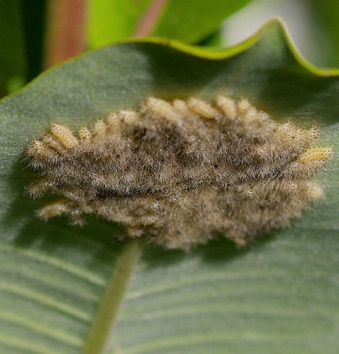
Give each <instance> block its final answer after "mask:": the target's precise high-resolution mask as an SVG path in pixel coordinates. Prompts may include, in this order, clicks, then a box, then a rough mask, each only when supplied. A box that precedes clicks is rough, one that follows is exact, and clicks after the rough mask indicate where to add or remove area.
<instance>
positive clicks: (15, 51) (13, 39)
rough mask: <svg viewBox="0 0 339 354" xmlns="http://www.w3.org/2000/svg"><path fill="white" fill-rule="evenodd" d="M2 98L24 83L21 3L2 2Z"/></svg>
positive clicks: (0, 31) (0, 14)
mask: <svg viewBox="0 0 339 354" xmlns="http://www.w3.org/2000/svg"><path fill="white" fill-rule="evenodd" d="M0 34H1V35H0V97H2V96H4V95H5V94H7V93H8V92H11V91H15V90H16V89H18V88H20V87H21V86H22V84H23V82H24V71H25V58H24V51H23V38H22V26H21V19H20V14H19V3H18V1H17V0H14V1H1V2H0Z"/></svg>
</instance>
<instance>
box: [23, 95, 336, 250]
mask: <svg viewBox="0 0 339 354" xmlns="http://www.w3.org/2000/svg"><path fill="white" fill-rule="evenodd" d="M317 136H318V129H317V128H316V127H313V128H311V129H309V130H305V129H301V128H298V127H296V126H295V125H293V124H292V123H285V124H280V123H277V122H275V121H273V120H272V119H271V118H270V116H269V115H268V114H267V113H265V112H262V111H258V110H257V109H256V108H255V107H253V106H252V105H251V104H250V103H249V102H248V101H247V100H245V99H241V100H238V101H235V100H233V99H231V98H229V97H226V96H223V95H219V96H217V97H216V98H215V100H214V101H213V102H212V103H209V102H206V101H203V100H200V99H197V98H193V97H191V98H188V99H186V100H180V99H175V100H174V101H173V102H167V101H165V100H162V99H159V98H155V97H149V98H147V99H146V100H145V101H144V102H143V103H142V104H141V105H140V106H138V107H137V108H136V109H135V110H121V111H117V112H114V113H112V114H110V115H109V117H108V118H107V119H106V120H99V121H97V122H96V123H95V125H94V127H93V128H92V129H89V128H87V127H83V128H81V129H80V130H79V132H78V133H73V132H72V131H71V130H70V129H69V128H67V127H66V126H64V125H59V124H53V125H52V126H51V128H50V131H49V132H46V133H45V135H44V136H43V137H42V138H41V139H39V140H34V141H33V142H32V143H31V144H30V145H29V148H28V156H29V157H30V159H31V165H32V167H33V168H34V169H35V170H38V171H39V174H40V177H39V178H38V179H37V180H36V181H34V182H33V184H32V185H31V186H30V187H29V194H30V195H31V196H33V197H39V196H41V195H42V194H44V193H46V192H48V193H52V194H55V195H57V196H59V197H60V199H59V200H57V201H56V202H54V203H52V204H48V205H46V206H45V207H44V208H42V209H41V210H39V211H38V214H39V216H40V217H42V218H43V219H46V220H47V219H49V218H51V217H54V216H57V215H61V214H67V215H69V216H70V218H71V219H72V221H73V222H74V223H76V224H83V216H84V215H85V214H94V215H96V216H98V217H101V218H104V219H106V220H110V221H114V222H118V223H121V224H122V225H124V226H125V229H126V238H138V237H141V236H147V237H148V238H149V239H151V240H153V241H154V242H155V243H158V244H161V245H164V246H165V247H167V248H183V249H190V248H191V246H192V245H194V244H201V243H205V242H207V241H208V240H209V239H211V238H214V237H216V236H218V235H219V236H220V235H221V234H223V235H224V236H225V237H227V238H228V239H231V240H233V241H235V242H236V243H237V244H239V245H243V244H246V243H247V242H248V241H250V240H252V239H253V238H254V237H255V236H257V235H259V234H262V233H266V232H268V231H269V230H271V229H272V228H278V227H282V226H286V225H288V220H289V218H291V217H299V216H300V215H301V211H302V210H303V209H305V208H306V207H307V206H308V205H309V204H310V202H311V201H313V200H317V199H319V198H321V197H322V194H323V192H322V189H321V187H320V186H319V185H318V184H317V183H316V182H315V181H314V175H315V174H316V173H317V172H318V171H319V170H320V169H321V168H322V167H323V166H324V164H325V162H326V160H327V159H328V157H329V156H330V155H331V148H327V147H311V143H312V142H313V141H314V140H315V139H316V138H317Z"/></svg>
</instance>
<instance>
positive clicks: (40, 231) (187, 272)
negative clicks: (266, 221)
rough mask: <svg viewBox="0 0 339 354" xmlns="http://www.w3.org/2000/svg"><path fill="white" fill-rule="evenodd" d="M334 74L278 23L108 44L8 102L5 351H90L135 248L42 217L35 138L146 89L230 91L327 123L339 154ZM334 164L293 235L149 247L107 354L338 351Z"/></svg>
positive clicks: (2, 239)
mask: <svg viewBox="0 0 339 354" xmlns="http://www.w3.org/2000/svg"><path fill="white" fill-rule="evenodd" d="M306 66H307V64H306ZM337 74H338V73H337V72H334V71H333V72H331V71H328V72H327V73H326V72H321V71H317V70H316V69H312V70H309V69H308V68H306V67H305V66H304V65H302V64H301V63H300V61H298V60H296V58H295V55H294V50H293V49H291V47H290V44H289V42H288V41H287V40H286V38H285V35H284V32H283V30H282V28H281V25H280V24H279V23H277V22H271V23H270V24H269V25H267V26H266V27H265V28H264V29H263V30H262V31H261V32H260V33H259V34H258V35H256V36H255V37H253V38H252V39H250V40H249V41H248V42H247V43H243V44H241V45H240V46H239V47H238V48H232V49H230V50H229V51H223V52H222V53H220V52H206V55H205V57H204V55H202V54H201V51H197V50H195V49H194V48H190V47H187V48H186V47H185V50H179V49H178V48H177V45H176V44H171V45H168V43H167V44H162V40H153V41H139V42H128V43H122V44H119V45H113V46H109V47H106V48H103V49H100V50H97V51H94V52H91V53H89V54H86V55H83V56H81V57H79V58H77V59H75V60H72V61H69V62H67V63H65V64H64V65H61V66H59V67H57V68H55V69H54V70H51V71H49V72H47V73H46V74H44V75H42V76H40V77H39V78H38V79H37V80H35V81H34V82H33V83H31V84H30V85H29V86H28V87H27V88H26V89H24V90H22V91H20V92H19V93H18V94H16V95H13V96H11V97H9V98H7V99H5V100H3V101H2V103H1V104H0V126H1V136H0V140H1V147H2V151H1V154H2V155H1V159H0V164H1V165H0V173H1V179H0V198H1V203H0V208H1V212H0V216H1V223H0V352H1V353H2V352H4V353H15V354H21V353H49V354H52V353H54V354H56V353H70V354H72V353H80V352H81V351H82V350H83V348H84V347H86V348H89V346H90V344H91V343H89V341H91V340H92V339H91V338H93V336H92V337H91V336H89V333H90V328H91V326H92V324H93V323H94V322H95V319H96V322H97V323H98V316H99V315H98V309H99V308H100V307H101V308H102V306H103V305H105V306H108V307H109V301H108V300H107V297H105V296H104V297H103V294H104V292H105V289H106V288H109V287H111V288H112V283H111V281H112V279H113V278H114V277H112V274H114V271H115V269H116V266H117V265H119V264H120V263H121V262H120V263H119V260H121V259H122V257H124V256H126V252H127V251H126V249H127V250H128V247H129V246H128V245H124V244H121V243H118V242H117V241H116V236H118V235H119V233H120V229H119V227H118V226H117V225H113V224H111V223H108V222H105V221H102V220H95V219H94V218H91V217H88V219H87V225H85V227H84V228H79V227H72V226H69V225H68V223H67V220H66V219H64V218H55V219H52V220H51V221H49V222H47V223H44V222H42V221H41V220H38V219H37V218H36V217H35V214H34V210H36V209H39V208H40V207H41V206H42V205H44V204H45V203H46V201H47V200H48V198H47V197H46V198H44V199H43V200H31V199H29V198H28V197H27V196H26V195H25V186H27V185H28V184H29V183H30V181H31V180H32V178H33V174H32V172H31V171H30V170H29V169H28V168H27V165H28V161H27V160H26V159H25V155H24V151H25V148H26V146H27V144H28V143H29V142H30V141H31V139H32V138H34V137H39V136H41V134H42V133H43V132H44V131H45V130H46V129H47V128H48V127H49V126H50V124H51V123H52V122H57V123H61V124H66V125H67V126H69V127H70V128H73V129H77V128H79V127H81V126H83V125H90V124H91V123H93V122H94V121H95V120H97V119H100V118H105V117H106V116H107V115H108V113H109V112H112V111H114V110H117V109H120V108H132V107H134V106H135V105H136V104H138V103H139V102H141V101H142V100H143V99H144V98H145V97H146V96H157V97H162V98H165V99H173V98H175V97H187V96H191V95H194V96H197V97H201V98H204V99H210V98H213V97H214V96H215V95H216V94H218V93H224V94H226V95H230V96H232V97H234V98H239V97H246V98H248V99H249V100H250V101H251V102H252V103H253V104H254V105H255V106H256V107H258V108H259V109H263V110H265V111H267V112H269V113H270V114H271V115H272V116H273V117H275V118H276V119H278V120H284V119H285V120H287V119H291V120H296V122H297V124H302V125H305V126H311V125H312V124H314V123H316V124H317V125H318V126H319V127H320V128H321V130H322V132H323V133H322V135H321V137H320V138H319V141H320V142H319V144H321V145H325V146H332V147H333V149H334V151H337V150H338V147H339V142H338V129H339V125H338V118H337V112H338V110H339V101H338V99H337V97H338V94H339V78H338V76H337ZM337 169H338V160H337V159H336V155H334V157H333V158H332V159H331V161H330V163H329V164H328V166H327V168H326V171H325V172H323V173H322V174H321V175H320V176H319V181H320V183H321V184H322V185H323V186H324V189H325V193H326V199H324V200H323V201H322V202H320V203H318V204H316V205H314V207H313V208H312V209H310V210H308V211H307V212H305V213H304V216H303V218H302V219H301V220H294V221H292V225H291V227H290V228H287V229H284V230H279V231H276V232H274V233H272V234H270V235H266V236H264V237H262V238H261V239H260V240H258V241H256V242H255V243H253V244H252V245H250V246H248V247H246V248H243V249H237V248H236V247H235V246H234V245H233V244H231V243H229V242H227V241H226V240H224V239H220V240H218V241H213V242H210V243H209V244H208V245H206V246H201V247H197V248H196V249H195V250H193V251H191V252H190V253H188V254H186V253H184V252H181V251H167V250H163V249H161V248H158V247H155V246H152V245H150V244H147V245H145V246H144V248H143V253H142V255H141V258H140V259H139V261H138V262H136V265H135V266H134V268H133V269H132V270H131V273H130V274H129V275H128V276H131V279H130V283H129V286H128V288H127V289H126V292H125V293H124V294H122V296H121V298H120V300H119V301H120V303H119V304H118V305H119V306H118V310H117V311H116V312H114V314H113V313H112V318H111V325H112V326H113V325H114V327H113V330H112V332H111V335H110V336H107V338H106V341H107V346H106V347H108V348H109V349H108V350H107V352H110V353H124V354H137V353H138V354H141V353H157V354H158V353H166V354H167V353H182V352H184V353H211V352H213V353H225V352H227V353H247V352H251V353H260V354H261V353H272V352H274V353H287V352H288V353H335V352H336V348H337V347H338V345H339V343H338V333H337V328H338V313H337V311H336V309H337V308H338V297H337V294H338V290H339V284H338V277H337V275H336V270H337V253H338V249H339V247H338V245H339V242H338V228H339V227H338V226H339V225H338V222H337V215H336V209H337V207H338V197H337V190H338V180H337V175H336V171H337ZM127 254H128V252H127ZM132 257H134V258H133V259H132ZM135 257H136V256H135V254H133V256H131V259H130V261H126V262H127V263H128V264H133V260H134V261H136V258H135ZM120 266H121V264H120ZM114 279H116V278H114ZM113 285H114V284H113ZM113 289H114V286H113ZM117 291H118V290H117ZM113 293H114V290H113ZM103 302H105V303H104V304H103ZM116 305H117V304H116V303H115V306H116ZM119 307H120V308H119ZM99 323H100V321H99ZM96 330H97V331H98V332H100V330H101V329H100V326H98V327H97V329H96ZM94 337H95V336H94Z"/></svg>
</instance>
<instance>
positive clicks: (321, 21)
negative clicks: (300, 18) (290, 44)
mask: <svg viewBox="0 0 339 354" xmlns="http://www.w3.org/2000/svg"><path fill="white" fill-rule="evenodd" d="M306 4H307V5H309V7H310V8H309V11H310V12H311V16H312V19H313V25H314V32H315V39H316V43H315V44H314V47H315V52H316V53H318V55H317V56H315V58H314V59H315V62H316V63H319V65H321V66H338V65H339V44H338V36H339V22H338V13H339V3H338V2H337V1H331V0H324V1H321V2H319V1H317V0H308V1H307V2H306Z"/></svg>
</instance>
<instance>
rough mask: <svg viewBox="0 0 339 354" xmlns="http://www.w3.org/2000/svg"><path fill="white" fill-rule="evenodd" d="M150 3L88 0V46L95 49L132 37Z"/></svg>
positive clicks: (141, 1)
mask: <svg viewBox="0 0 339 354" xmlns="http://www.w3.org/2000/svg"><path fill="white" fill-rule="evenodd" d="M152 1H153V0H140V1H135V0H89V2H88V4H89V11H88V14H89V18H88V34H87V36H88V44H89V46H90V47H91V48H95V47H98V46H102V45H104V44H108V43H111V42H114V41H117V40H121V39H122V38H126V37H130V36H132V35H133V34H134V32H135V31H136V28H137V26H138V23H139V21H140V19H141V17H142V15H143V14H144V12H145V11H146V10H147V8H148V6H149V5H150V4H151V2H152Z"/></svg>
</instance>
